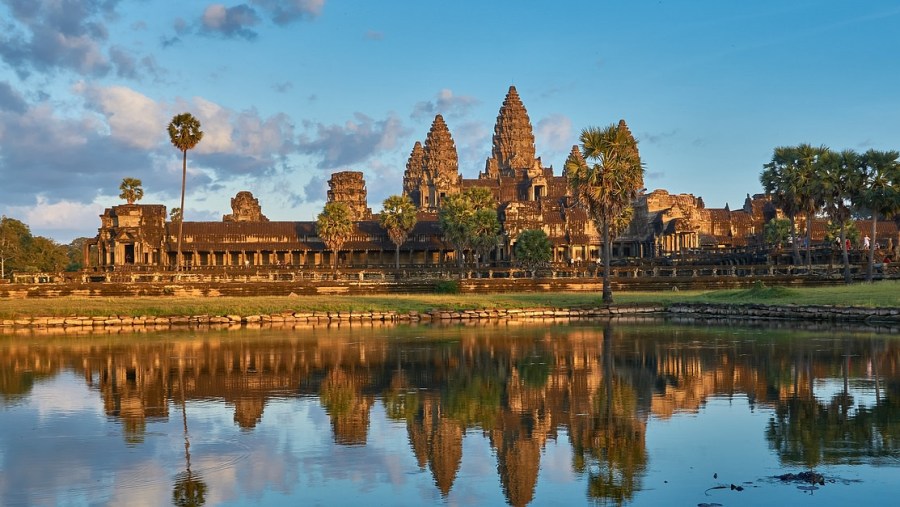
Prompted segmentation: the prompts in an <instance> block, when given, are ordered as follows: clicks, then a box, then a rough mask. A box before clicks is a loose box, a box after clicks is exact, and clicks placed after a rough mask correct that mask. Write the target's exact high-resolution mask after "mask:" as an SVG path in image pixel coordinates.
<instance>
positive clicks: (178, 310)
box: [0, 281, 900, 319]
mask: <svg viewBox="0 0 900 507" xmlns="http://www.w3.org/2000/svg"><path fill="white" fill-rule="evenodd" d="M614 297H615V302H616V304H619V305H626V304H663V305H669V304H673V303H723V304H740V303H746V304H774V305H785V304H801V305H843V306H864V307H894V308H896V307H900V282H897V281H884V282H878V283H873V284H866V283H859V284H855V285H850V286H843V285H842V286H834V287H806V288H801V287H798V288H786V287H766V286H763V285H759V286H756V287H753V288H751V289H743V290H715V291H681V292H652V293H649V292H619V293H615V294H614ZM599 304H600V296H599V294H594V293H506V294H466V295H462V294H429V295H373V296H295V297H286V296H284V297H275V296H272V297H257V298H235V297H217V298H204V297H174V296H173V297H134V298H79V297H61V298H53V299H5V300H0V319H14V318H16V317H23V316H46V317H57V316H69V315H85V316H106V315H123V316H124V315H127V316H141V315H149V316H172V315H256V314H275V313H280V312H285V311H295V312H296V311H331V312H334V311H338V312H339V311H397V312H409V311H419V312H424V311H429V310H433V309H449V310H463V309H481V308H535V307H557V308H585V307H595V306H598V305H599Z"/></svg>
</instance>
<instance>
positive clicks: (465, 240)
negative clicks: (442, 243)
mask: <svg viewBox="0 0 900 507" xmlns="http://www.w3.org/2000/svg"><path fill="white" fill-rule="evenodd" d="M473 213H474V210H472V208H471V203H470V202H469V201H468V200H467V199H466V198H465V196H464V195H462V194H451V195H448V196H445V197H444V198H443V199H441V209H440V211H439V212H438V221H439V222H440V224H441V231H443V232H444V238H445V239H446V240H447V241H449V242H450V244H451V245H453V249H454V250H455V251H456V265H457V266H458V267H459V269H460V276H462V263H463V256H464V255H465V254H464V252H465V250H466V248H467V247H468V245H469V235H468V234H469V232H468V227H467V224H468V220H469V217H470V216H471V215H472V214H473Z"/></svg>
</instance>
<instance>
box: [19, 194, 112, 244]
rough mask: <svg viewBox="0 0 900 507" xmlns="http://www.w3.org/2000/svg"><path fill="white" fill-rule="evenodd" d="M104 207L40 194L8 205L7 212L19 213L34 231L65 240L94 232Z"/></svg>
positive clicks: (41, 234)
mask: <svg viewBox="0 0 900 507" xmlns="http://www.w3.org/2000/svg"><path fill="white" fill-rule="evenodd" d="M110 204H114V203H110ZM103 208H104V206H103V205H101V204H97V203H87V204H85V203H80V202H74V201H67V200H61V201H57V202H53V203H51V202H49V201H48V200H47V198H46V197H44V196H43V195H39V196H37V197H36V198H35V201H34V203H33V204H30V205H22V206H9V207H8V213H7V214H8V215H11V216H16V217H21V218H20V220H22V221H23V222H25V223H26V224H28V226H29V227H30V228H31V232H32V233H33V234H35V235H38V236H47V237H52V238H54V239H56V240H57V241H60V242H63V243H65V242H68V241H70V240H71V239H74V238H75V237H77V236H93V235H94V234H95V233H96V230H97V227H99V226H100V219H99V218H98V217H99V216H100V214H102V213H103Z"/></svg>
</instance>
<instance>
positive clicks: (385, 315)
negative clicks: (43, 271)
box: [0, 303, 900, 331]
mask: <svg viewBox="0 0 900 507" xmlns="http://www.w3.org/2000/svg"><path fill="white" fill-rule="evenodd" d="M621 316H647V317H650V316H664V317H677V318H681V319H684V318H687V319H693V320H717V319H728V320H730V319H752V320H797V321H807V322H809V321H813V322H836V323H871V324H885V325H888V326H900V308H862V307H840V306H820V305H807V306H804V305H721V304H699V303H692V304H675V305H670V306H668V307H665V306H662V305H628V306H614V305H613V306H603V307H596V308H582V309H570V308H524V309H478V310H474V309H473V310H431V311H427V312H416V311H410V312H393V311H389V312H351V311H346V312H308V311H307V312H292V311H285V312H281V313H276V314H262V315H260V314H258V315H177V316H165V317H157V316H137V317H132V316H121V315H109V316H76V315H73V316H68V317H21V318H17V319H4V320H0V330H14V329H62V330H66V329H72V330H75V329H80V330H84V331H90V330H94V329H106V330H110V329H115V330H128V329H138V330H139V329H142V328H143V329H146V328H150V329H166V328H174V327H202V326H225V327H233V326H248V327H257V326H264V325H304V324H311V325H318V324H335V323H337V324H340V323H346V324H351V325H352V324H354V323H356V324H364V323H376V322H377V323H404V322H407V323H452V322H472V321H522V320H546V319H602V318H611V317H621Z"/></svg>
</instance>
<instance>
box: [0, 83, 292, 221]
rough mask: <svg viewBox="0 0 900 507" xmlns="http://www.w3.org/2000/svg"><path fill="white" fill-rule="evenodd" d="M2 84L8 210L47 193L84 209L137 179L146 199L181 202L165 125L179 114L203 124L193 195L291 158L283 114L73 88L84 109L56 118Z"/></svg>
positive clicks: (3, 190)
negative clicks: (154, 197)
mask: <svg viewBox="0 0 900 507" xmlns="http://www.w3.org/2000/svg"><path fill="white" fill-rule="evenodd" d="M4 84H5V83H4ZM4 84H0V146H2V148H0V173H3V174H17V177H16V178H8V179H6V180H5V181H4V184H3V185H0V202H2V203H5V204H6V205H8V206H21V205H30V204H31V203H33V201H34V199H35V198H36V196H38V197H39V196H48V195H51V194H52V196H53V198H54V199H57V200H59V201H63V202H77V203H90V202H93V200H94V199H95V198H97V196H98V195H106V196H109V195H116V194H117V193H118V191H117V190H116V189H117V187H118V184H119V182H120V181H121V180H122V178H124V177H136V178H139V179H141V180H143V183H144V188H145V190H146V191H148V192H155V193H158V194H160V195H175V194H177V192H178V190H179V189H180V185H181V163H180V162H181V157H180V156H179V154H178V152H177V150H175V149H174V148H173V147H172V146H171V144H170V143H169V140H168V136H167V135H166V133H165V126H166V124H167V123H168V121H169V119H170V118H171V116H172V115H173V114H176V113H180V112H183V111H191V112H193V113H194V115H195V116H197V117H198V118H200V119H201V122H202V123H203V128H204V131H205V133H206V135H205V136H204V139H203V141H202V142H201V143H200V145H198V147H197V148H196V149H195V150H192V152H191V153H190V154H189V188H190V189H191V191H192V192H193V191H196V192H203V191H206V190H213V189H214V188H215V187H216V185H220V184H221V183H222V182H227V181H231V180H235V179H238V178H251V179H252V178H258V177H262V176H268V175H271V174H274V173H279V172H283V171H284V167H285V166H284V160H285V158H286V157H287V156H288V155H290V154H291V153H294V152H295V151H296V144H295V137H296V136H295V134H294V130H293V125H292V123H291V122H290V119H289V118H288V117H287V116H286V115H283V114H278V115H274V116H270V117H263V116H261V115H260V114H259V113H258V112H257V111H255V110H246V111H234V110H231V109H228V108H224V107H222V106H220V105H218V104H215V103H213V102H210V101H207V100H204V99H202V98H197V99H194V100H192V101H188V102H179V103H177V104H168V103H162V102H157V101H154V100H153V99H151V98H150V97H147V96H145V95H143V94H141V93H138V92H136V91H134V90H132V89H130V88H127V87H123V86H109V87H100V86H96V85H86V84H83V83H79V84H78V85H76V86H75V87H74V91H75V92H76V94H78V96H80V97H82V98H83V100H84V106H85V110H84V111H82V112H81V114H72V113H71V112H67V113H66V114H65V115H62V114H58V113H57V112H56V111H55V110H53V109H52V107H51V105H52V103H51V102H49V101H48V102H45V103H41V104H38V105H35V106H29V105H28V104H27V103H25V102H24V101H23V100H22V99H21V97H19V95H18V94H17V93H16V92H15V91H14V90H12V88H11V87H9V86H8V85H5V86H4ZM3 104H9V105H7V106H3ZM13 136H14V137H13ZM48 147H52V148H53V149H48ZM20 168H28V171H20Z"/></svg>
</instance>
